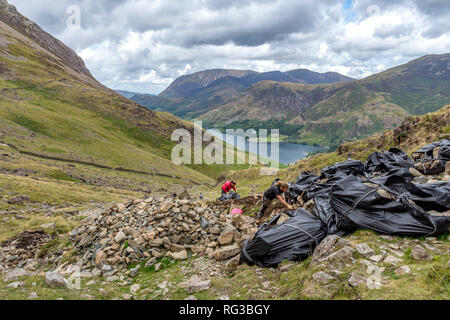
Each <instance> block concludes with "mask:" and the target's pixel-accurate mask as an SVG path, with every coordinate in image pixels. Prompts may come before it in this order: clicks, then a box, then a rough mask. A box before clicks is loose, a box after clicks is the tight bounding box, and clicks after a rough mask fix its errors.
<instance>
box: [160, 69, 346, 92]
mask: <svg viewBox="0 0 450 320" xmlns="http://www.w3.org/2000/svg"><path fill="white" fill-rule="evenodd" d="M222 78H234V79H235V80H236V83H238V84H239V85H240V86H243V87H246V88H249V87H251V86H252V85H254V84H256V83H258V82H260V81H265V80H270V81H277V82H293V83H303V84H322V83H334V82H346V81H352V80H355V79H352V78H350V77H347V76H344V75H341V74H339V73H337V72H326V73H318V72H314V71H310V70H307V69H297V70H292V71H288V72H281V71H278V70H274V71H268V72H256V71H251V70H234V69H210V70H204V71H199V72H196V73H193V74H188V75H183V76H181V77H179V78H177V79H176V80H175V81H174V82H172V84H170V86H169V87H168V88H167V89H166V90H164V91H163V92H162V93H161V94H160V96H161V97H164V98H182V99H189V98H192V97H193V96H195V95H196V94H198V92H199V91H201V90H202V89H204V88H206V87H208V86H209V85H210V84H212V83H213V82H216V81H217V80H220V79H222Z"/></svg>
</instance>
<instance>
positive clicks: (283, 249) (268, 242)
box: [240, 209, 327, 267]
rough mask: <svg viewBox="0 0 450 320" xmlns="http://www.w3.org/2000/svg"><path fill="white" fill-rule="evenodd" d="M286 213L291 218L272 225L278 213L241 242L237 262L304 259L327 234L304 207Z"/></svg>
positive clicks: (264, 263)
mask: <svg viewBox="0 0 450 320" xmlns="http://www.w3.org/2000/svg"><path fill="white" fill-rule="evenodd" d="M288 214H290V215H291V216H293V217H292V218H291V219H289V220H287V221H286V222H284V223H283V224H280V225H276V223H277V221H278V219H279V218H280V216H281V215H277V216H276V217H274V218H273V219H272V220H271V221H269V222H267V223H265V224H263V225H262V226H261V228H260V229H259V231H258V232H257V233H256V234H255V236H254V237H253V239H251V240H250V241H247V242H246V243H244V246H243V249H242V254H241V257H240V263H244V262H245V263H247V264H249V265H255V264H256V265H258V266H260V267H275V266H277V265H278V264H279V263H281V262H283V261H284V260H291V261H299V260H300V261H301V260H304V259H306V258H307V257H308V256H309V255H311V254H312V253H313V252H314V249H315V248H316V246H318V245H319V243H320V242H321V241H322V240H323V239H324V238H325V237H326V236H327V229H326V227H325V225H324V224H323V223H322V221H321V220H320V219H318V218H316V217H315V216H313V215H311V214H310V213H309V212H308V211H306V210H304V209H299V210H297V211H294V212H288Z"/></svg>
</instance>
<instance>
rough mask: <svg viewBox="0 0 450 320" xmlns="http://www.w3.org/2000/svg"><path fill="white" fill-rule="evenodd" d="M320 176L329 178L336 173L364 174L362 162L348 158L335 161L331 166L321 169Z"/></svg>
mask: <svg viewBox="0 0 450 320" xmlns="http://www.w3.org/2000/svg"><path fill="white" fill-rule="evenodd" d="M321 172H322V175H321V177H320V178H321V179H322V178H329V177H332V176H334V175H335V174H337V173H344V174H346V175H349V174H352V175H355V176H357V175H363V174H364V163H362V162H361V161H359V160H353V159H348V160H347V161H345V162H340V163H335V164H333V165H331V166H328V167H325V168H323V169H322V171H321Z"/></svg>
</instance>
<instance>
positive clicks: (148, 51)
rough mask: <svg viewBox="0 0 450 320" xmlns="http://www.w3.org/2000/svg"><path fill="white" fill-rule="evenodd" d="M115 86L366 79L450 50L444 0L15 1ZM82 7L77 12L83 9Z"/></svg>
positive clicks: (145, 88) (449, 10) (449, 12)
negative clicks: (234, 74) (242, 73)
mask: <svg viewBox="0 0 450 320" xmlns="http://www.w3.org/2000/svg"><path fill="white" fill-rule="evenodd" d="M9 2H10V3H11V4H14V5H15V6H16V7H17V9H18V10H19V11H20V12H21V13H22V14H24V15H25V16H27V17H29V18H30V19H32V20H33V21H35V22H36V23H38V24H39V25H40V26H41V27H42V28H43V29H45V30H46V31H48V32H50V33H51V34H53V35H54V36H56V37H57V38H59V39H60V40H62V41H64V42H65V43H66V44H67V45H69V46H70V47H71V48H73V49H74V50H76V51H77V52H78V54H79V55H80V56H81V57H82V58H83V59H84V60H85V62H86V65H87V67H88V68H89V69H90V70H91V72H92V73H93V75H94V76H95V77H96V78H97V79H98V80H99V81H101V82H102V83H104V84H105V85H107V86H109V87H111V88H114V89H125V90H131V91H136V92H147V93H159V92H161V91H162V90H163V89H165V87H167V86H168V85H169V84H170V82H171V81H172V80H174V79H175V78H177V77H178V76H180V75H183V74H188V73H193V72H196V71H201V70H205V69H213V68H233V69H251V70H256V71H272V70H281V71H288V70H292V69H296V68H307V69H310V70H313V71H318V72H325V71H337V72H340V73H342V74H345V75H348V76H351V77H355V78H363V77H365V76H368V75H370V74H373V73H376V72H379V71H383V70H385V69H387V68H389V67H392V66H395V65H398V64H401V63H404V62H407V61H410V60H412V59H414V58H417V57H420V56H422V55H426V54H432V53H445V52H450V19H449V16H450V1H448V0H399V1H397V0H343V1H342V0H340V1H339V0H338V1H332V0H58V1H55V0H40V1H30V0H9ZM78 13H79V15H78Z"/></svg>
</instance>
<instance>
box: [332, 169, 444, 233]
mask: <svg viewBox="0 0 450 320" xmlns="http://www.w3.org/2000/svg"><path fill="white" fill-rule="evenodd" d="M379 190H380V188H374V187H370V186H367V185H365V184H363V183H361V182H360V181H358V179H356V178H355V177H353V176H348V177H347V178H346V179H345V180H344V181H342V182H341V183H337V184H335V185H334V186H333V187H332V189H331V195H330V205H331V207H332V208H333V210H334V212H335V214H336V226H337V229H339V230H342V231H345V232H354V231H356V230H357V229H366V230H373V231H376V232H379V233H382V234H389V235H403V236H431V235H437V234H440V233H443V232H446V231H447V230H448V228H449V227H450V217H447V216H432V215H430V214H428V213H426V212H425V211H424V210H423V209H422V208H420V207H419V206H417V205H415V204H413V203H411V202H410V201H409V199H408V197H407V195H406V194H402V195H399V196H398V199H395V200H394V199H391V198H389V197H386V196H382V195H381V194H380V192H379ZM381 190H383V189H381ZM387 191H388V192H389V190H387Z"/></svg>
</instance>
